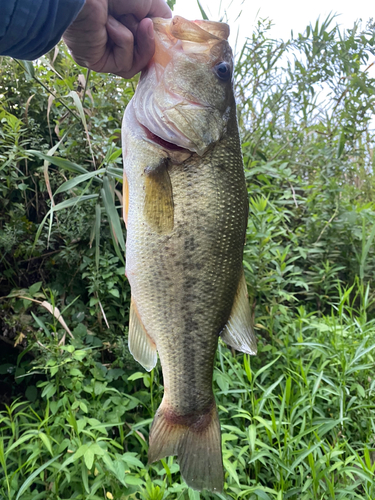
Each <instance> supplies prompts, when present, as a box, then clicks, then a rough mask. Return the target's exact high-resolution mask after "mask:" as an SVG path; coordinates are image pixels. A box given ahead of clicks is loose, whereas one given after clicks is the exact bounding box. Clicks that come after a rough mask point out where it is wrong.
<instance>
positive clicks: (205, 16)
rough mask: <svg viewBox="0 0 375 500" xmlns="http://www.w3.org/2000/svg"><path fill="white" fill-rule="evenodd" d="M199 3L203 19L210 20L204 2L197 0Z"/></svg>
mask: <svg viewBox="0 0 375 500" xmlns="http://www.w3.org/2000/svg"><path fill="white" fill-rule="evenodd" d="M197 4H198V7H199V10H200V11H201V14H202V19H205V20H206V21H208V16H207V14H206V13H205V11H204V9H203V7H202V4H201V3H200V1H199V0H197Z"/></svg>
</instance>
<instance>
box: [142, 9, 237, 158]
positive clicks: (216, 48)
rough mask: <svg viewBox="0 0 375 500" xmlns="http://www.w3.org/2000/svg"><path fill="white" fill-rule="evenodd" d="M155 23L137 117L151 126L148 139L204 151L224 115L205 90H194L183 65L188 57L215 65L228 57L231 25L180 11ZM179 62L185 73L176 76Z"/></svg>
mask: <svg viewBox="0 0 375 500" xmlns="http://www.w3.org/2000/svg"><path fill="white" fill-rule="evenodd" d="M153 23H154V28H155V54H154V57H153V58H152V60H151V61H150V63H149V64H148V66H147V68H146V69H145V70H144V71H143V72H142V75H141V78H140V81H139V84H138V87H137V91H136V93H135V96H134V112H135V116H136V119H137V121H138V123H139V124H140V125H141V126H142V127H144V128H145V130H146V131H147V137H148V140H150V141H152V142H154V143H156V144H158V145H160V146H162V147H165V148H167V149H169V150H173V149H183V150H187V151H190V152H191V153H197V154H198V155H200V156H202V155H203V154H205V152H206V151H207V150H208V149H209V147H210V146H211V145H212V144H213V143H215V142H217V141H218V140H220V138H221V137H222V135H223V134H224V133H225V124H226V119H225V118H226V117H225V116H223V115H224V113H223V110H217V109H215V107H214V106H212V104H211V103H210V102H209V101H210V100H209V98H207V96H206V97H205V96H204V95H202V93H201V92H199V93H198V92H197V93H196V94H197V95H194V82H191V78H192V77H191V74H189V72H188V71H187V70H186V69H185V72H184V67H186V61H188V63H190V64H191V65H194V64H201V65H202V66H203V65H204V67H205V68H206V70H207V71H211V66H214V65H215V63H217V61H220V60H221V59H223V58H224V57H226V58H227V59H230V58H231V53H230V54H229V53H228V47H229V46H228V43H227V41H226V38H227V36H228V35H229V27H228V26H227V25H226V24H223V23H215V22H209V21H196V22H192V21H187V20H186V19H183V18H182V17H179V16H175V17H174V18H173V19H172V20H169V19H168V20H167V19H161V18H155V19H153ZM205 23H207V25H206V24H205ZM229 50H230V49H229ZM228 54H229V55H228ZM184 62H185V66H183V63H184ZM179 67H181V77H180V78H179V79H176V78H173V77H172V76H171V75H172V74H175V73H176V68H179ZM191 73H192V72H191ZM189 80H190V81H189ZM224 111H225V110H224Z"/></svg>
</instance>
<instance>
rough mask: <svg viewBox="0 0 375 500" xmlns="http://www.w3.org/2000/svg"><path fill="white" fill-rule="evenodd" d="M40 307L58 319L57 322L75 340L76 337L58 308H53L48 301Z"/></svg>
mask: <svg viewBox="0 0 375 500" xmlns="http://www.w3.org/2000/svg"><path fill="white" fill-rule="evenodd" d="M40 305H41V306H42V307H44V308H45V309H47V311H49V312H50V313H51V314H52V315H53V316H54V317H55V318H56V319H57V321H58V322H59V323H60V325H61V326H62V327H63V328H64V330H65V331H66V332H67V333H68V334H69V336H70V337H71V338H72V339H74V336H73V334H72V332H71V331H70V329H69V327H68V325H67V324H66V323H65V320H64V318H63V317H62V316H61V313H60V311H59V309H58V308H57V307H56V306H53V305H52V304H50V303H49V302H47V301H46V300H43V302H41V303H40Z"/></svg>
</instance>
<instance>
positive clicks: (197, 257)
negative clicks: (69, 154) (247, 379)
mask: <svg viewBox="0 0 375 500" xmlns="http://www.w3.org/2000/svg"><path fill="white" fill-rule="evenodd" d="M153 22H154V28H155V43H156V51H155V55H154V57H153V59H152V60H151V62H150V63H149V65H148V67H147V68H146V70H145V71H143V73H142V75H141V79H140V82H139V84H138V87H137V90H136V92H135V95H134V97H133V99H132V100H131V102H130V103H129V104H128V106H127V108H126V111H125V116H124V122H123V155H124V219H125V223H126V226H127V243H126V245H127V246H126V248H127V255H126V275H127V277H128V279H129V282H130V285H131V292H132V299H131V309H130V321H129V348H130V351H131V353H132V354H133V356H134V358H135V359H136V360H137V361H139V363H141V365H143V366H144V368H145V369H146V370H151V369H152V368H153V367H154V366H155V364H156V362H157V352H158V353H159V357H160V361H161V366H162V370H163V380H164V397H163V400H162V403H161V405H160V407H159V409H158V410H157V412H156V415H155V418H154V422H153V424H152V427H151V432H150V439H149V441H150V446H149V462H150V463H151V462H154V461H156V460H159V459H161V458H163V457H166V456H169V455H177V457H178V461H179V464H180V470H181V474H182V477H183V478H184V479H185V481H186V483H187V484H188V485H189V486H190V487H192V488H194V489H197V490H201V489H203V488H207V489H210V490H212V491H221V490H222V488H223V481H224V475H223V465H222V454H221V436H220V423H219V419H218V413H217V409H216V404H215V398H214V395H213V389H212V376H213V368H214V360H215V353H216V349H217V344H218V337H219V335H221V338H222V339H223V340H224V341H225V342H226V343H227V344H229V345H230V346H232V347H234V348H235V349H237V350H240V351H242V352H246V353H249V354H255V353H256V343H255V337H254V334H253V331H252V327H251V314H250V307H249V303H248V297H247V288H246V283H245V278H244V274H243V267H242V254H243V246H244V240H245V231H246V224H247V216H248V198H247V190H246V185H245V177H244V170H243V163H242V156H241V147H240V139H239V133H238V126H237V119H236V106H235V100H234V94H233V57H232V51H231V49H230V47H229V44H228V41H227V38H228V35H229V27H228V26H227V25H226V24H223V23H215V22H209V21H195V22H191V21H187V20H185V19H183V18H181V17H178V16H176V17H174V18H173V19H172V20H164V19H160V18H156V19H153Z"/></svg>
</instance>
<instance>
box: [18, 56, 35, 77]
mask: <svg viewBox="0 0 375 500" xmlns="http://www.w3.org/2000/svg"><path fill="white" fill-rule="evenodd" d="M19 61H20V63H21V64H22V66H23V69H24V70H25V73H26V74H27V75H28V76H29V77H30V78H34V76H35V68H34V65H33V63H32V61H25V60H23V59H20V60H19Z"/></svg>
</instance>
